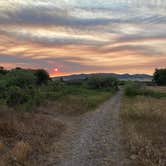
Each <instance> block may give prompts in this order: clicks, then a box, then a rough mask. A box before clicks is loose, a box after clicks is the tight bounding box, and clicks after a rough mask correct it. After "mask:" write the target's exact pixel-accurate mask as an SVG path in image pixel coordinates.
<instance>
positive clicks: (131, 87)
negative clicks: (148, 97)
mask: <svg viewBox="0 0 166 166" xmlns="http://www.w3.org/2000/svg"><path fill="white" fill-rule="evenodd" d="M140 90H141V85H140V84H139V83H136V82H128V83H127V84H126V86H125V94H126V96H131V97H132V96H136V95H139V94H140Z"/></svg>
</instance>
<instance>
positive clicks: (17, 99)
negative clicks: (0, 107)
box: [7, 86, 29, 107]
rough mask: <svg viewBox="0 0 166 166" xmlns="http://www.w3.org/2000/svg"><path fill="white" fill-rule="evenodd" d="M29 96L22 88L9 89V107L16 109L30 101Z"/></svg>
mask: <svg viewBox="0 0 166 166" xmlns="http://www.w3.org/2000/svg"><path fill="white" fill-rule="evenodd" d="M28 98H29V96H28V95H27V93H26V92H25V90H22V89H21V88H20V87H17V86H13V87H10V88H9V89H8V98H7V105H8V106H9V107H16V106H18V105H21V104H24V103H26V102H27V101H28Z"/></svg>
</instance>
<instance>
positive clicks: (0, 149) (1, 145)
mask: <svg viewBox="0 0 166 166" xmlns="http://www.w3.org/2000/svg"><path fill="white" fill-rule="evenodd" d="M4 149H5V145H4V143H2V142H0V153H1V152H3V150H4Z"/></svg>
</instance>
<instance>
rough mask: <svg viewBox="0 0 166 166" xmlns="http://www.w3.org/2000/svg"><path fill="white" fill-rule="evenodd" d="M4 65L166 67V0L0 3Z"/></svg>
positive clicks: (109, 69) (104, 69)
mask: <svg viewBox="0 0 166 166" xmlns="http://www.w3.org/2000/svg"><path fill="white" fill-rule="evenodd" d="M0 66H4V67H5V68H7V69H10V68H15V67H23V68H34V69H36V68H43V69H46V70H47V71H48V72H49V73H50V75H51V76H56V75H69V74H78V73H98V72H100V73H131V74H134V73H147V74H152V73H153V72H154V69H155V68H162V67H166V0H148V1H145V0H26V1H25V0H0Z"/></svg>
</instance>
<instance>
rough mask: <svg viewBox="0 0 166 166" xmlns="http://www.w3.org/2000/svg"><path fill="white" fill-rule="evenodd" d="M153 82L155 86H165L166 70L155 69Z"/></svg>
mask: <svg viewBox="0 0 166 166" xmlns="http://www.w3.org/2000/svg"><path fill="white" fill-rule="evenodd" d="M153 81H154V82H155V83H156V84H157V85H166V68H165V69H156V70H155V72H154V74H153Z"/></svg>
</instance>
